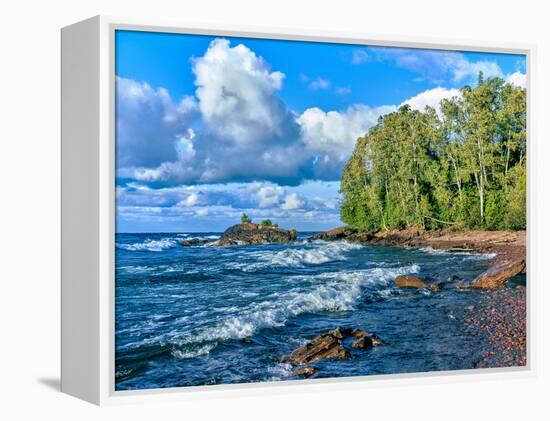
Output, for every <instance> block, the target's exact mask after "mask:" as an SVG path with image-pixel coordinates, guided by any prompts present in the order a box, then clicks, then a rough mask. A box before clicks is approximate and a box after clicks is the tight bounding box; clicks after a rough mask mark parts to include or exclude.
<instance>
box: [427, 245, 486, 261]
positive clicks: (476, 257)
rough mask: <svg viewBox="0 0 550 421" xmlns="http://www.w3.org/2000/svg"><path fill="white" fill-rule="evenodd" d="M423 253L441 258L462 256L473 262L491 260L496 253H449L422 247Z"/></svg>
mask: <svg viewBox="0 0 550 421" xmlns="http://www.w3.org/2000/svg"><path fill="white" fill-rule="evenodd" d="M420 250H421V251H423V252H426V253H430V254H436V255H441V256H461V257H465V258H467V259H471V260H491V259H492V258H493V257H495V256H496V253H476V252H471V251H448V250H439V249H434V248H432V247H431V246H426V247H421V248H420Z"/></svg>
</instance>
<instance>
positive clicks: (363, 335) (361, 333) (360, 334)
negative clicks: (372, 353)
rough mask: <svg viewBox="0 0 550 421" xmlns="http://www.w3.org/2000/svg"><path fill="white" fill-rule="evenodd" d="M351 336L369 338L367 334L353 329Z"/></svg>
mask: <svg viewBox="0 0 550 421" xmlns="http://www.w3.org/2000/svg"><path fill="white" fill-rule="evenodd" d="M351 336H353V337H354V338H364V337H365V336H369V334H368V333H367V332H365V331H364V330H361V329H353V330H352V332H351Z"/></svg>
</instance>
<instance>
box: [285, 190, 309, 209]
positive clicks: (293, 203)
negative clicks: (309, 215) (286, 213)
mask: <svg viewBox="0 0 550 421" xmlns="http://www.w3.org/2000/svg"><path fill="white" fill-rule="evenodd" d="M304 205H305V200H304V199H303V198H301V197H299V196H298V194H296V193H291V194H289V195H288V196H286V197H285V201H284V202H283V204H282V205H281V209H284V210H294V209H299V208H302V207H303V206H304Z"/></svg>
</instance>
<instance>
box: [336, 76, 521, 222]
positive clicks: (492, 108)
mask: <svg viewBox="0 0 550 421" xmlns="http://www.w3.org/2000/svg"><path fill="white" fill-rule="evenodd" d="M340 190H341V193H342V203H341V208H340V213H341V219H342V220H343V221H344V222H345V223H346V224H348V225H350V226H352V227H355V228H358V229H361V230H364V231H369V232H374V231H380V230H387V229H402V228H407V227H419V228H423V229H428V230H430V229H441V228H444V227H447V228H452V229H457V230H460V229H474V228H475V229H486V230H501V229H505V230H523V229H525V225H526V91H525V89H522V88H519V87H516V86H513V85H511V84H508V83H505V82H504V81H503V80H502V79H500V78H487V79H484V78H483V74H481V73H480V75H479V78H478V83H477V85H476V86H475V87H471V86H464V87H463V88H461V89H460V95H458V96H456V97H453V98H451V99H444V100H442V101H441V102H440V110H439V111H436V110H435V109H433V108H430V107H426V109H425V110H424V111H416V110H412V109H411V108H410V107H409V106H408V105H404V106H401V107H400V108H399V109H398V110H397V111H396V112H393V113H390V114H386V115H384V116H382V117H380V119H379V120H378V123H377V124H376V125H375V126H373V127H371V128H370V130H369V131H368V133H367V134H366V135H365V136H364V137H361V138H359V139H357V142H356V145H355V149H354V151H353V154H352V155H351V157H350V159H349V161H348V162H347V164H346V166H345V168H344V171H343V174H342V180H341V187H340Z"/></svg>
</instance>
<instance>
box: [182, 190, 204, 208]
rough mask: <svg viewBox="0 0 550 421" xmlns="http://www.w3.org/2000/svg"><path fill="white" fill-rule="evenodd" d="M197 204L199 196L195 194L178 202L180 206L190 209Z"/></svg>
mask: <svg viewBox="0 0 550 421" xmlns="http://www.w3.org/2000/svg"><path fill="white" fill-rule="evenodd" d="M198 202H199V195H198V194H197V193H194V192H193V193H191V194H189V196H187V197H186V198H185V199H184V200H182V201H181V202H180V204H181V205H183V206H187V207H191V206H195V205H196V204H197V203H198Z"/></svg>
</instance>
